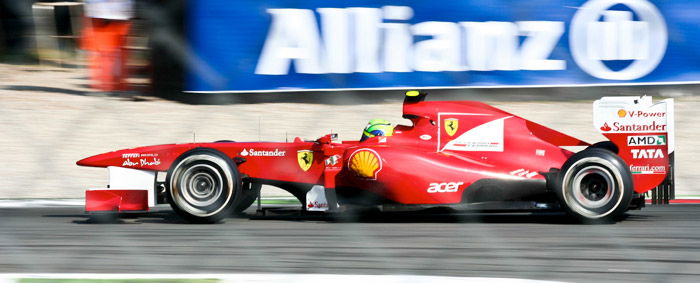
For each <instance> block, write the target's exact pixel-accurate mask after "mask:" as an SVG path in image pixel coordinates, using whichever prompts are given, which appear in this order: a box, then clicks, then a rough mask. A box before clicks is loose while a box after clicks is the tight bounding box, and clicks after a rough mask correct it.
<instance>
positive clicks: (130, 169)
mask: <svg viewBox="0 0 700 283" xmlns="http://www.w3.org/2000/svg"><path fill="white" fill-rule="evenodd" d="M425 97H426V94H425V93H422V92H418V91H409V92H407V95H406V98H405V100H404V105H403V117H404V118H406V119H408V120H410V121H411V125H397V126H396V127H395V128H394V132H393V135H391V136H377V137H372V138H369V139H367V140H365V141H363V142H359V141H342V142H338V141H336V140H335V135H333V134H329V135H326V136H324V137H321V138H319V139H317V140H312V141H305V140H302V139H300V138H296V139H295V140H294V141H292V142H229V141H224V142H213V143H190V144H168V145H155V146H146V147H139V148H133V149H124V150H119V151H114V152H109V153H104V154H99V155H95V156H92V157H88V158H85V159H83V160H80V161H78V162H77V164H78V165H81V166H94V167H107V168H109V170H110V186H109V187H108V188H103V189H90V190H88V191H87V193H86V210H87V211H88V212H105V211H144V210H148V209H149V207H152V206H154V205H155V204H157V203H165V202H168V203H170V205H171V206H172V208H173V209H174V210H175V211H176V212H177V213H179V214H180V215H182V216H183V217H184V218H186V219H187V220H189V221H192V222H205V223H212V222H217V221H220V220H222V219H223V218H225V217H227V216H228V215H230V214H231V213H232V212H233V211H241V210H243V209H245V208H247V207H249V206H250V205H251V204H252V203H253V202H254V200H255V199H256V197H257V196H258V194H259V189H260V185H262V184H268V185H272V186H276V187H279V188H281V189H284V190H286V191H289V192H290V193H291V194H292V195H294V196H295V197H297V198H298V199H299V200H300V201H301V202H302V203H304V204H305V206H304V209H306V210H317V211H318V210H320V211H331V212H333V211H343V207H344V206H347V205H361V206H379V207H381V208H382V209H387V210H389V209H422V208H428V207H435V206H440V207H452V208H456V209H479V210H488V209H499V210H502V209H520V210H522V209H525V210H534V209H563V210H565V211H567V212H568V213H570V214H571V215H572V216H574V217H576V218H577V219H579V220H582V221H587V222H597V221H611V220H614V219H617V217H619V216H620V215H621V214H623V213H624V212H625V211H627V210H628V209H633V208H639V207H641V206H643V195H642V193H644V192H646V191H648V190H650V189H652V188H654V187H655V186H656V185H658V184H659V183H660V182H661V181H662V180H663V179H664V177H665V176H666V172H668V152H669V147H668V144H669V142H668V137H669V135H668V131H667V129H666V126H667V125H672V120H669V119H667V118H668V115H665V114H666V108H663V109H661V107H660V106H654V107H657V108H659V109H661V110H659V111H657V112H658V113H656V112H653V111H652V112H649V113H647V112H648V111H647V112H645V110H634V109H631V110H629V111H630V112H627V111H628V110H624V108H625V107H627V108H629V103H628V102H629V101H628V100H614V101H612V102H611V101H610V100H605V99H601V100H599V101H596V103H597V104H598V105H597V106H596V107H595V108H594V109H595V111H596V114H595V121H594V123H596V127H598V128H599V129H600V131H601V132H602V133H604V135H606V136H607V137H608V138H609V139H610V141H606V142H600V143H596V144H593V145H591V144H589V143H587V142H584V141H581V140H579V139H576V138H574V137H571V136H569V135H566V134H563V133H560V132H558V131H555V130H552V129H550V128H547V127H545V126H542V125H539V124H537V123H534V122H531V121H528V120H526V119H523V118H521V117H518V116H516V115H513V114H510V113H507V112H505V111H502V110H500V109H497V108H494V107H491V106H489V105H486V104H484V103H480V102H474V101H449V102H447V101H425ZM668 104H671V103H668ZM663 106H664V107H667V106H668V105H665V104H664V105H663ZM671 106H672V104H671ZM640 107H641V106H640ZM618 108H619V109H618ZM620 109H622V110H623V111H625V113H624V115H623V114H622V112H620V111H619V110H620ZM635 111H638V112H635ZM609 112H612V113H613V114H611V115H613V116H611V115H608V113H609ZM660 113H663V115H662V114H660ZM671 113H672V111H671ZM606 115H607V116H606ZM625 118H629V119H627V120H625ZM649 119H652V121H648V120H649ZM654 125H655V126H654ZM635 126H639V127H644V126H648V127H651V128H640V130H636V128H634V127H635ZM661 126H663V127H661ZM615 127H617V128H615ZM644 129H648V130H644ZM563 146H584V147H586V148H585V149H584V150H581V151H579V152H577V153H574V152H572V151H569V150H566V149H563V148H562V147H563ZM159 172H160V173H161V174H164V175H165V178H164V180H159V179H161V178H157V177H158V173H159Z"/></svg>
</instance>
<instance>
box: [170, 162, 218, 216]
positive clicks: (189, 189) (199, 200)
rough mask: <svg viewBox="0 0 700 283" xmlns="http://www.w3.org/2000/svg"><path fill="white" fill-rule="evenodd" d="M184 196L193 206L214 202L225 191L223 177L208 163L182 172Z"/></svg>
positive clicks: (207, 204) (202, 205)
mask: <svg viewBox="0 0 700 283" xmlns="http://www.w3.org/2000/svg"><path fill="white" fill-rule="evenodd" d="M180 183H181V184H183V188H182V197H183V198H184V199H185V201H187V202H188V203H190V204H191V205H193V206H198V207H206V206H209V205H212V204H214V202H216V200H217V199H218V198H219V197H220V196H221V193H222V192H223V191H224V188H223V179H222V177H221V174H220V173H219V171H218V170H216V169H215V168H214V167H212V166H210V165H206V164H197V165H194V166H192V167H190V168H187V170H185V172H184V173H182V177H181V182H180Z"/></svg>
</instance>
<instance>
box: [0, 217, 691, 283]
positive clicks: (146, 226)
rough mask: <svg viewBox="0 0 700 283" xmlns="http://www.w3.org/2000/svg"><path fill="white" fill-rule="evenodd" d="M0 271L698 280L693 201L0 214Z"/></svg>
mask: <svg viewBox="0 0 700 283" xmlns="http://www.w3.org/2000/svg"><path fill="white" fill-rule="evenodd" d="M0 215H1V217H2V220H0V273H176V274H177V273H187V274H191V273H323V274H407V275H439V276H470V277H506V278H526V279H541V280H558V281H568V282H590V281H597V282H600V281H626V282H630V281H636V282H699V281H700V222H698V219H699V218H700V205H689V204H677V205H668V206H648V207H646V208H645V209H644V210H642V211H633V212H630V213H629V214H628V216H627V218H626V219H625V220H624V221H622V222H619V223H617V224H610V225H581V224H575V223H571V222H570V221H569V220H568V218H566V217H564V216H562V215H559V214H556V213H554V214H551V213H550V214H537V215H532V214H489V215H484V214H442V213H440V214H429V215H428V214H410V215H406V214H404V215H396V214H386V213H384V214H367V215H363V216H360V217H347V218H342V219H338V218H328V217H322V216H300V215H296V214H294V213H282V214H275V213H270V214H268V216H265V217H254V216H248V217H239V218H230V219H227V221H226V222H225V223H221V224H215V225H194V224H186V223H183V222H182V220H180V218H179V217H178V216H176V215H174V214H173V213H171V212H170V211H169V210H168V209H167V207H166V208H160V209H158V210H157V211H155V212H153V213H150V214H147V215H140V216H138V217H132V218H126V219H120V220H118V221H117V222H116V223H110V224H104V223H94V222H93V221H92V220H91V219H89V218H87V217H86V216H85V215H84V214H83V212H82V208H81V207H44V208H3V209H0Z"/></svg>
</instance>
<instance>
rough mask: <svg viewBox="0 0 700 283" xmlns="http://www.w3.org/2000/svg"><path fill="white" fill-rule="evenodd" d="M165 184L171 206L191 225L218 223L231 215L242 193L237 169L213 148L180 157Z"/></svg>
mask: <svg viewBox="0 0 700 283" xmlns="http://www.w3.org/2000/svg"><path fill="white" fill-rule="evenodd" d="M166 184H167V185H168V194H167V196H168V202H169V203H170V206H171V207H172V208H173V210H174V211H175V212H176V213H177V214H179V215H180V216H182V217H183V218H185V219H186V220H187V221H189V222H192V223H217V222H220V221H221V220H223V219H224V218H226V217H229V216H231V214H232V211H233V204H234V203H236V201H237V198H238V197H240V194H241V181H240V174H239V172H238V168H237V167H236V165H235V164H234V163H233V161H232V160H231V159H230V158H229V157H228V156H226V155H225V154H223V153H221V152H219V151H216V150H213V149H204V148H198V149H193V150H191V151H189V152H186V153H185V154H183V155H181V156H180V157H178V158H177V159H176V160H175V162H173V166H172V167H171V168H170V171H169V172H168V176H167V179H166Z"/></svg>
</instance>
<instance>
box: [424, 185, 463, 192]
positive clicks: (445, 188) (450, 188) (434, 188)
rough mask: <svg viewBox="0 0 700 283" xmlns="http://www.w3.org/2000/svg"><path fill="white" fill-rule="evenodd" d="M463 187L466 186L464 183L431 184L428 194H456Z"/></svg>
mask: <svg viewBox="0 0 700 283" xmlns="http://www.w3.org/2000/svg"><path fill="white" fill-rule="evenodd" d="M461 185H464V182H446V183H430V186H429V187H428V193H431V194H433V193H454V192H457V191H459V187H460V186H461Z"/></svg>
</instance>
